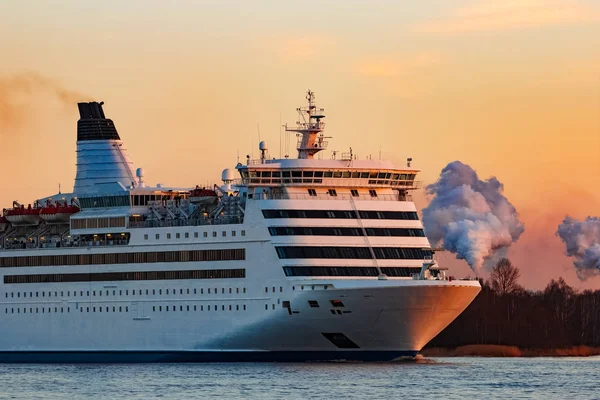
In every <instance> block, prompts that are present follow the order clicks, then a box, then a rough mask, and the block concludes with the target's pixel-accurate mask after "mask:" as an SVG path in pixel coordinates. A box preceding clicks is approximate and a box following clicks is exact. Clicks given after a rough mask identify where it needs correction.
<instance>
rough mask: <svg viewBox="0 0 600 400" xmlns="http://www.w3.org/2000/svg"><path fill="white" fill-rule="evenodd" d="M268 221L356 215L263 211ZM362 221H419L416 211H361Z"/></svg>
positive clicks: (331, 211)
mask: <svg viewBox="0 0 600 400" xmlns="http://www.w3.org/2000/svg"><path fill="white" fill-rule="evenodd" d="M262 213H263V216H264V217H265V218H266V219H272V218H319V219H323V218H336V219H355V218H356V213H355V212H354V211H351V210H262ZM359 214H360V218H361V219H392V220H413V221H416V220H418V219H419V216H418V214H417V213H416V212H414V211H371V210H368V211H359Z"/></svg>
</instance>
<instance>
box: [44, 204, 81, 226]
mask: <svg viewBox="0 0 600 400" xmlns="http://www.w3.org/2000/svg"><path fill="white" fill-rule="evenodd" d="M78 212H79V207H77V206H74V205H72V204H71V205H69V204H68V203H67V202H66V201H65V203H64V204H60V202H57V203H56V204H52V203H51V202H50V201H48V202H47V203H46V207H43V208H42V210H41V211H40V218H41V219H43V220H44V221H46V222H48V223H50V224H59V223H68V222H69V219H70V218H71V215H73V214H75V213H78Z"/></svg>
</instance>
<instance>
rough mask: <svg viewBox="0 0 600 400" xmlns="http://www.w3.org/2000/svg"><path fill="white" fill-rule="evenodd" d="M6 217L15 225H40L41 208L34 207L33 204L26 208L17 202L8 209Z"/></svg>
mask: <svg viewBox="0 0 600 400" xmlns="http://www.w3.org/2000/svg"><path fill="white" fill-rule="evenodd" d="M5 217H6V220H7V221H8V222H10V223H11V224H13V225H39V223H40V220H41V219H40V208H35V207H33V208H32V207H31V204H30V205H29V206H28V207H27V208H25V206H21V205H18V203H15V204H13V208H12V209H10V210H6V215H5Z"/></svg>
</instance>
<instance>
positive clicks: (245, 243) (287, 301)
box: [0, 91, 481, 363]
mask: <svg viewBox="0 0 600 400" xmlns="http://www.w3.org/2000/svg"><path fill="white" fill-rule="evenodd" d="M306 100H307V104H306V105H305V106H303V107H300V108H298V109H297V112H298V121H297V122H296V124H293V126H287V125H286V130H287V131H289V132H291V134H292V135H293V134H295V135H296V138H297V152H298V153H297V158H292V157H288V156H286V157H284V158H279V159H276V158H271V157H270V155H269V152H268V149H267V146H266V144H265V143H264V142H261V143H260V146H259V147H260V158H259V159H256V160H254V159H251V157H249V156H248V157H247V159H246V160H244V162H239V163H238V164H237V165H236V166H235V168H234V169H233V168H232V169H225V170H224V171H223V173H222V177H221V178H222V182H219V184H218V185H214V186H211V187H201V186H195V185H192V186H190V187H183V188H182V187H167V186H164V185H156V186H150V185H149V184H147V183H146V182H145V181H144V179H145V177H144V171H143V169H141V168H137V169H135V168H134V166H133V163H132V162H131V161H130V159H129V157H128V155H127V150H126V148H125V146H124V144H123V142H122V141H121V138H120V135H119V133H118V131H117V129H116V127H115V125H114V123H113V121H112V120H111V119H109V118H107V117H106V116H105V114H104V110H103V103H101V102H86V103H79V104H78V108H79V114H80V119H79V121H78V122H77V171H76V177H75V184H74V187H73V191H72V193H58V194H55V195H52V196H49V197H44V198H40V199H38V200H36V201H35V202H31V204H20V203H18V202H17V201H15V202H13V204H12V207H10V208H7V209H4V211H3V213H2V216H1V217H0V245H1V249H0V303H1V304H0V321H1V324H0V327H1V328H0V362H69V363H77V362H225V361H333V360H336V361H337V360H348V361H387V360H395V359H398V358H406V357H409V358H411V357H412V358H414V357H415V356H416V355H417V354H418V352H419V351H420V350H421V349H422V348H423V346H425V344H427V342H429V341H430V340H431V339H432V338H433V337H434V336H436V335H437V334H438V333H439V332H440V331H442V329H444V328H445V327H446V326H447V325H448V324H449V323H450V322H452V321H453V320H454V319H455V318H456V317H457V316H458V315H459V314H460V313H461V312H462V311H463V310H464V309H465V308H466V307H467V306H468V305H469V303H470V302H471V301H472V300H473V299H474V298H475V296H476V295H477V294H478V292H479V291H480V290H481V287H480V284H479V282H478V281H477V280H474V279H453V278H452V277H451V276H449V275H448V272H447V270H446V269H444V268H443V267H441V266H440V265H439V264H438V263H437V262H436V260H435V257H434V249H432V247H431V245H430V243H429V242H428V240H427V238H426V236H425V233H424V231H423V226H422V224H421V222H420V220H419V216H418V212H417V209H416V207H415V204H414V203H413V202H412V197H411V193H412V191H414V190H417V189H419V186H420V185H419V184H420V182H419V181H417V180H416V176H417V173H418V172H419V171H418V170H417V169H415V168H414V167H412V166H411V161H412V160H411V159H407V162H406V164H403V165H394V164H393V163H391V162H387V161H381V160H373V159H360V158H359V157H357V155H355V154H353V151H352V150H350V151H349V152H348V153H344V154H336V153H332V155H331V156H328V157H324V156H322V155H323V154H325V153H321V154H318V153H320V152H321V151H323V150H325V149H326V148H327V144H328V137H326V136H325V135H324V133H323V132H324V128H325V123H324V118H325V115H324V110H323V109H322V108H319V107H317V106H316V103H315V97H314V94H313V93H312V92H310V91H309V92H308V95H307V97H306ZM193 173H194V171H187V174H190V175H192V174H193Z"/></svg>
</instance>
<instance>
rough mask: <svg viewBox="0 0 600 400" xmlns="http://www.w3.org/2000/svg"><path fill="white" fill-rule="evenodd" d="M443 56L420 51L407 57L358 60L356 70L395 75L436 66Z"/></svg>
mask: <svg viewBox="0 0 600 400" xmlns="http://www.w3.org/2000/svg"><path fill="white" fill-rule="evenodd" d="M444 62H445V58H444V57H443V56H442V55H441V54H439V53H434V52H422V53H417V54H413V55H409V56H407V57H398V58H394V59H392V58H382V59H369V60H365V61H362V62H359V63H358V65H357V67H356V70H357V72H358V73H359V74H360V75H364V76H369V77H395V76H406V75H411V74H414V73H418V72H420V71H422V70H424V69H429V68H432V67H437V66H439V65H442V64H443V63H444Z"/></svg>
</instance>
